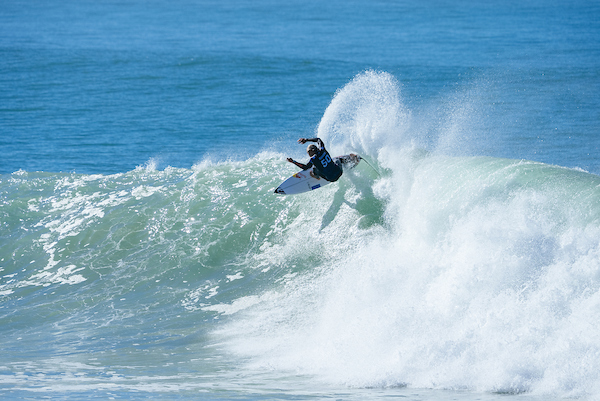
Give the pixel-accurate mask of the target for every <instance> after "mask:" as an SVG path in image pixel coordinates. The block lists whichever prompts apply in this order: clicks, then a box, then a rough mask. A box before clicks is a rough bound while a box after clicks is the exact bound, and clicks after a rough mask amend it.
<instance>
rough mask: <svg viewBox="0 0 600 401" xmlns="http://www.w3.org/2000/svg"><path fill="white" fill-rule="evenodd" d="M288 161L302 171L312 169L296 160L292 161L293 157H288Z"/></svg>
mask: <svg viewBox="0 0 600 401" xmlns="http://www.w3.org/2000/svg"><path fill="white" fill-rule="evenodd" d="M287 161H289V162H290V163H292V164H295V165H296V166H298V167H300V168H301V169H302V170H306V169H308V168H310V166H308V165H306V164H302V163H298V162H297V161H296V160H294V159H292V158H291V157H288V158H287Z"/></svg>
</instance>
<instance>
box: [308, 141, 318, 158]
mask: <svg viewBox="0 0 600 401" xmlns="http://www.w3.org/2000/svg"><path fill="white" fill-rule="evenodd" d="M306 153H308V155H309V156H310V157H313V156H314V155H316V154H317V145H313V144H310V145H308V147H307V148H306Z"/></svg>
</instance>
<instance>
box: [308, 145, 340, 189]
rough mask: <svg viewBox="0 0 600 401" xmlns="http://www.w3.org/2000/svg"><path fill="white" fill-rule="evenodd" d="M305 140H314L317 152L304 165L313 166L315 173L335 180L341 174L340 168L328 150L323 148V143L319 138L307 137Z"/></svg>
mask: <svg viewBox="0 0 600 401" xmlns="http://www.w3.org/2000/svg"><path fill="white" fill-rule="evenodd" d="M307 142H316V143H317V145H318V150H317V154H315V155H314V156H313V157H311V158H310V161H309V162H308V164H307V165H306V168H307V169H309V168H311V167H312V166H315V168H314V172H315V175H318V176H320V177H323V178H325V179H326V180H327V181H331V182H334V181H337V180H338V179H339V178H340V177H341V176H342V168H341V166H340V165H338V164H336V163H335V162H334V161H333V158H332V157H331V156H330V155H329V152H327V150H326V149H325V144H323V141H322V140H321V139H320V138H312V139H307Z"/></svg>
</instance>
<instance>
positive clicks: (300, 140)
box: [298, 138, 306, 143]
mask: <svg viewBox="0 0 600 401" xmlns="http://www.w3.org/2000/svg"><path fill="white" fill-rule="evenodd" d="M298 143H306V138H300V139H298Z"/></svg>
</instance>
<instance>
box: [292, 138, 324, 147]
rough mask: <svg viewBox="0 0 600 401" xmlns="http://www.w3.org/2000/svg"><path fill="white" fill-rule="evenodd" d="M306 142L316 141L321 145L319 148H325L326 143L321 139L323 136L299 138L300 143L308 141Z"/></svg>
mask: <svg viewBox="0 0 600 401" xmlns="http://www.w3.org/2000/svg"><path fill="white" fill-rule="evenodd" d="M306 142H316V143H317V145H319V148H321V149H325V144H324V143H323V141H322V140H321V138H300V139H298V143H306Z"/></svg>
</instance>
